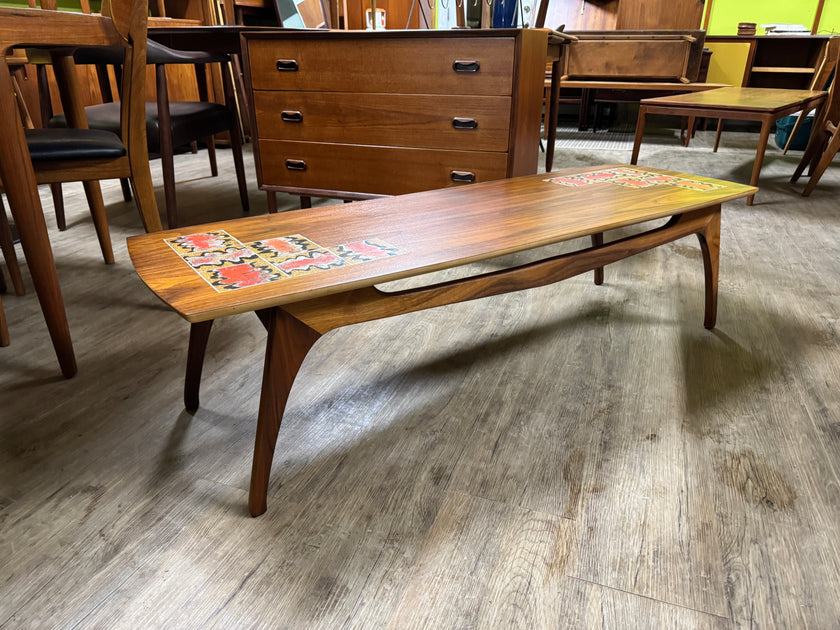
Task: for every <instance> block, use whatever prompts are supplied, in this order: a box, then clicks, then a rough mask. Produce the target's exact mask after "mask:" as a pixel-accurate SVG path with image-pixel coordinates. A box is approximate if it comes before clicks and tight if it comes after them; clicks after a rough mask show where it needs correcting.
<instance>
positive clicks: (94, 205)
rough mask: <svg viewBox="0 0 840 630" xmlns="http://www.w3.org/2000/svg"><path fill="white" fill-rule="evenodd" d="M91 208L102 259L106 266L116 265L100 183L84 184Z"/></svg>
mask: <svg viewBox="0 0 840 630" xmlns="http://www.w3.org/2000/svg"><path fill="white" fill-rule="evenodd" d="M82 186H84V189H85V197H87V201H88V206H89V207H90V216H91V217H92V218H93V227H94V228H95V229H96V237H97V238H98V239H99V248H100V249H101V250H102V257H103V258H104V259H105V264H107V265H112V264H114V250H113V249H112V248H111V230H110V229H109V228H108V215H107V214H106V213H105V202H104V201H103V200H102V189H101V188H100V187H99V182H97V181H91V182H82Z"/></svg>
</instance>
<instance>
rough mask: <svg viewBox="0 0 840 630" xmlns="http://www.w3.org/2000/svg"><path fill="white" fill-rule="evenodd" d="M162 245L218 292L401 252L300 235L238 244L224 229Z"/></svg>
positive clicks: (373, 242) (372, 243) (375, 242)
mask: <svg viewBox="0 0 840 630" xmlns="http://www.w3.org/2000/svg"><path fill="white" fill-rule="evenodd" d="M165 242H166V244H167V245H169V247H171V248H172V249H173V250H174V251H175V252H176V253H177V254H178V255H179V256H180V257H181V259H182V260H183V261H184V262H186V263H187V264H188V265H189V266H190V267H191V268H192V269H193V270H194V271H195V272H196V273H197V274H198V275H199V276H200V277H201V278H203V279H204V280H205V281H206V282H207V283H208V284H209V285H210V286H212V287H213V288H214V289H215V290H216V291H219V292H222V291H230V290H233V289H243V288H246V287H254V286H259V285H261V284H267V283H269V282H277V281H278V280H283V279H284V278H296V277H299V276H304V275H307V274H309V273H316V272H320V271H327V270H329V269H335V268H337V267H343V266H345V265H355V264H359V263H365V262H370V261H373V260H380V259H382V258H387V257H389V256H398V255H399V254H404V253H405V252H404V251H403V250H401V249H399V248H397V247H394V246H393V245H389V244H388V243H386V242H385V241H383V240H381V239H377V238H370V239H366V240H363V241H355V242H353V243H347V244H344V245H336V246H333V247H329V248H327V247H321V246H320V245H318V244H317V243H314V242H312V241H310V240H309V239H308V238H306V237H305V236H302V235H300V234H292V235H289V236H278V237H275V238H270V239H265V240H262V241H254V242H253V243H244V244H243V243H242V242H241V241H239V240H238V239H236V238H234V237H233V236H231V235H230V234H228V233H227V232H225V231H224V230H219V231H214V232H203V233H199V234H187V235H184V236H178V237H176V238H170V239H166V240H165Z"/></svg>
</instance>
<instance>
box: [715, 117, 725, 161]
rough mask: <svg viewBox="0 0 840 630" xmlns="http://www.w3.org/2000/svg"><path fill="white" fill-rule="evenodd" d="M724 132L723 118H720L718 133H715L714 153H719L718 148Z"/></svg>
mask: <svg viewBox="0 0 840 630" xmlns="http://www.w3.org/2000/svg"><path fill="white" fill-rule="evenodd" d="M722 132H723V118H718V126H717V131H715V146H714V148H713V149H712V153H717V150H718V146H719V145H720V134H721V133H722Z"/></svg>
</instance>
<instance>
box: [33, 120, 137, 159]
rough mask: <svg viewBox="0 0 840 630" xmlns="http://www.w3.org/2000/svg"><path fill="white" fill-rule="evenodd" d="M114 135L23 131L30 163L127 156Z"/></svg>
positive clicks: (106, 133) (98, 131)
mask: <svg viewBox="0 0 840 630" xmlns="http://www.w3.org/2000/svg"><path fill="white" fill-rule="evenodd" d="M119 129H120V126H119V120H117V127H116V132H111V131H102V130H98V129H26V130H24V134H25V135H26V144H27V145H28V146H29V155H30V157H31V159H32V161H33V162H58V161H69V160H100V159H105V160H114V159H117V158H121V157H123V156H124V155H127V153H128V152H127V151H126V149H125V145H123V143H122V140H120V137H119V135H117V134H118V132H119Z"/></svg>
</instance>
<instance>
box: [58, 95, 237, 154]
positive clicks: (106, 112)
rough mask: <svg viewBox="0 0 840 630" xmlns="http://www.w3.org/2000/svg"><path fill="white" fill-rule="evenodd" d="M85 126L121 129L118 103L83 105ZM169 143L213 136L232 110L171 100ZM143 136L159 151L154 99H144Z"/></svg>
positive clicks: (62, 120)
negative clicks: (150, 101) (144, 127)
mask: <svg viewBox="0 0 840 630" xmlns="http://www.w3.org/2000/svg"><path fill="white" fill-rule="evenodd" d="M85 115H86V116H87V120H88V126H89V127H91V128H92V129H104V130H107V131H111V132H114V133H119V130H120V104H119V103H103V104H101V105H90V106H88V107H86V108H85ZM169 116H170V126H171V128H172V146H174V147H178V146H181V145H184V144H188V143H190V142H192V141H193V140H195V139H196V138H204V137H207V136H212V135H215V134H217V133H221V132H223V131H227V130H229V129H230V128H231V126H232V114H231V113H230V110H229V109H228V108H227V107H225V106H224V105H219V104H218V103H205V102H201V101H187V102H180V101H178V102H173V103H170V104H169ZM66 124H67V122H66V120H65V118H64V116H63V115H59V116H54V117H53V118H52V120H50V127H64V126H65V125H66ZM146 136H147V138H148V142H149V152H150V153H160V122H159V120H158V111H157V103H146Z"/></svg>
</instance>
